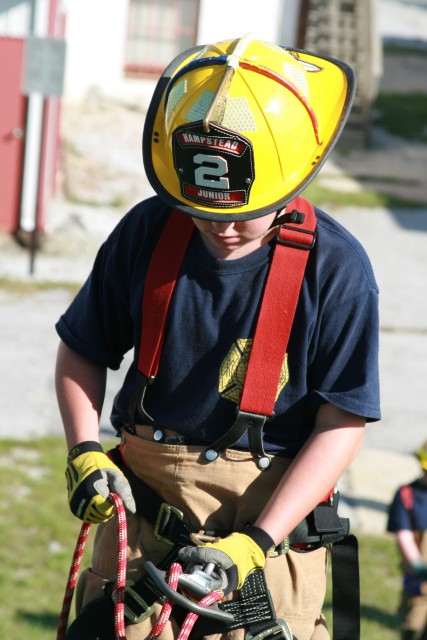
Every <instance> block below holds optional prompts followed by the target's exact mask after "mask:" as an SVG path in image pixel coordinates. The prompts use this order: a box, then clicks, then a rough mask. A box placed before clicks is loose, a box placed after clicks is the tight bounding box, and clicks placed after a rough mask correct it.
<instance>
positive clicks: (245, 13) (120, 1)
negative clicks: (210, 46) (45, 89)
mask: <svg viewBox="0 0 427 640" xmlns="http://www.w3.org/2000/svg"><path fill="white" fill-rule="evenodd" d="M299 3H300V0H262V1H258V2H248V1H247V0H201V2H200V13H199V23H198V35H197V44H203V43H205V42H215V41H217V40H222V39H227V38H233V37H236V36H241V35H244V34H245V33H247V32H252V33H254V35H255V36H256V37H258V38H261V39H264V40H270V41H272V42H284V40H283V38H284V37H286V43H287V44H294V43H293V42H291V41H290V40H291V39H292V36H293V32H294V31H295V16H296V13H297V9H298V6H299ZM66 8H67V25H66V40H67V63H66V75H65V90H64V97H65V98H66V99H67V100H69V101H80V100H82V99H84V98H85V97H86V96H87V95H90V93H91V92H100V93H102V94H106V95H112V96H115V97H116V98H118V99H122V100H123V101H125V102H135V103H137V104H141V103H143V102H145V101H146V100H149V98H150V96H151V94H152V92H153V89H154V85H155V80H153V81H151V80H144V81H142V80H130V79H125V78H124V75H123V65H124V52H125V39H126V29H127V27H126V21H127V14H128V2H127V1H126V0H109V1H108V3H106V2H105V0H90V1H88V0H72V1H71V0H70V1H69V2H68V3H67V5H66Z"/></svg>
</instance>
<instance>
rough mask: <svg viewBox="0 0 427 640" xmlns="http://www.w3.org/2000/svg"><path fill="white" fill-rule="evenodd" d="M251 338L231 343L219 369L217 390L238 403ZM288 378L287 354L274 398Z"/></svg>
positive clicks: (249, 351)
mask: <svg viewBox="0 0 427 640" xmlns="http://www.w3.org/2000/svg"><path fill="white" fill-rule="evenodd" d="M252 342H253V340H252V338H239V339H238V340H236V342H234V343H233V344H232V345H231V349H230V351H229V352H228V354H227V355H226V356H225V358H224V361H223V363H222V365H221V368H220V371H219V385H218V391H219V393H220V394H221V396H222V397H223V398H226V399H227V400H231V402H234V403H236V404H239V402H240V398H241V397H242V390H243V384H244V381H245V376H246V370H247V368H248V360H249V355H250V353H251V348H252ZM288 380H289V369H288V354H287V353H286V354H285V358H284V360H283V364H282V370H281V372H280V379H279V385H278V387H277V393H276V400H277V398H278V397H279V393H280V392H281V391H282V389H283V388H284V386H285V385H286V383H287V382H288Z"/></svg>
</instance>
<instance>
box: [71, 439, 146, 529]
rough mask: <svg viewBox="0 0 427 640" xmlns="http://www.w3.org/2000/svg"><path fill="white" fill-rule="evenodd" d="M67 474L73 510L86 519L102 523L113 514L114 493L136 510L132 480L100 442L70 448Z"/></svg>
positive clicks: (127, 506)
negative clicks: (113, 460) (112, 495)
mask: <svg viewBox="0 0 427 640" xmlns="http://www.w3.org/2000/svg"><path fill="white" fill-rule="evenodd" d="M65 477H66V479H67V488H68V502H69V504H70V509H71V511H72V513H73V514H74V515H75V516H77V518H80V520H83V522H91V523H94V524H98V523H100V522H106V521H107V520H110V518H112V517H113V515H114V506H113V504H112V503H111V502H110V501H109V500H108V496H109V494H110V493H111V492H113V493H117V494H118V495H119V496H120V497H121V499H122V500H123V503H124V505H125V507H126V508H127V509H128V510H129V511H131V512H132V513H135V511H136V506H135V500H134V498H133V495H132V491H131V488H130V485H129V482H128V481H127V480H126V478H125V476H124V475H123V473H122V472H121V471H120V469H119V467H117V466H116V465H115V464H114V462H112V461H111V460H110V458H109V457H108V456H106V455H105V453H104V452H103V450H102V447H101V445H100V444H99V443H98V442H89V441H88V442H81V443H80V444H78V445H77V446H75V447H74V448H73V449H72V450H71V451H70V453H69V455H68V458H67V469H66V471H65Z"/></svg>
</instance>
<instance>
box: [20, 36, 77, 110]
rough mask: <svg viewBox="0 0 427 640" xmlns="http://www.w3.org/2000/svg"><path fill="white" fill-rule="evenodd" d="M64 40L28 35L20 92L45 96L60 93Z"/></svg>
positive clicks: (53, 95)
mask: <svg viewBox="0 0 427 640" xmlns="http://www.w3.org/2000/svg"><path fill="white" fill-rule="evenodd" d="M65 48H66V47H65V40H62V39H59V38H39V37H37V36H29V37H28V38H27V41H26V46H25V58H24V74H23V80H22V93H23V94H24V95H30V94H31V93H41V94H42V95H43V96H45V97H50V96H52V97H57V98H59V97H60V96H61V95H62V91H63V87H64V68H65Z"/></svg>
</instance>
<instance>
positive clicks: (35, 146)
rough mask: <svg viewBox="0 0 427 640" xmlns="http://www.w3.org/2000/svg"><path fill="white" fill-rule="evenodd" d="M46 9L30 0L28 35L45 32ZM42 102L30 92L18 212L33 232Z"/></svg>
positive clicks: (22, 223)
mask: <svg viewBox="0 0 427 640" xmlns="http://www.w3.org/2000/svg"><path fill="white" fill-rule="evenodd" d="M48 12H49V3H48V0H31V25H30V34H29V35H36V36H44V35H46V31H47V24H48V15H49V13H48ZM43 104H44V97H43V96H42V94H40V93H31V94H30V95H29V96H28V111H27V122H26V128H25V150H24V168H23V175H22V192H21V193H22V199H21V214H20V227H21V229H23V230H24V231H28V232H32V231H34V229H35V227H36V220H37V198H38V184H39V169H40V150H41V139H42V129H43Z"/></svg>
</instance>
